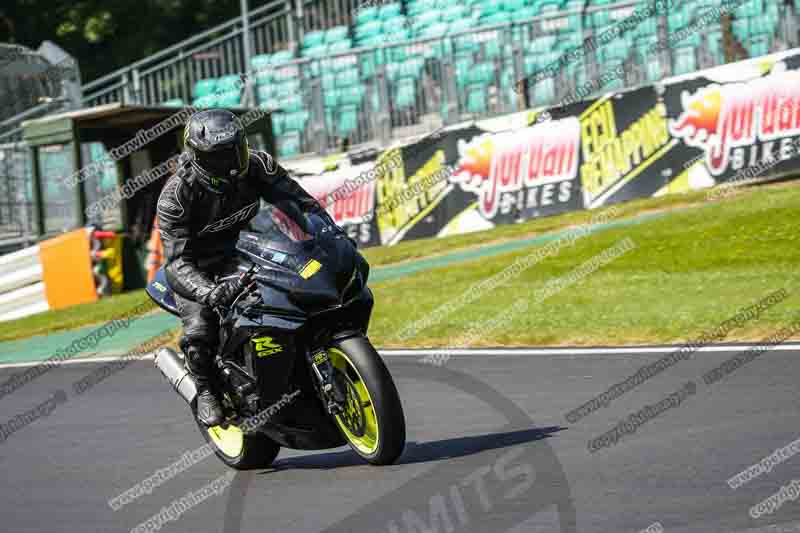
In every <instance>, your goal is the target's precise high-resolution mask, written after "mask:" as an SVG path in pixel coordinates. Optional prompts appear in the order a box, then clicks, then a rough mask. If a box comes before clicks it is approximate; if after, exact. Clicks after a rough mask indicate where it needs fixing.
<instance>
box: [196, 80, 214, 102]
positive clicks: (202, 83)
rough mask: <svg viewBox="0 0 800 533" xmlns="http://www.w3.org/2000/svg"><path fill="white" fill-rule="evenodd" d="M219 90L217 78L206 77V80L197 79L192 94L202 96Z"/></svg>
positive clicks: (197, 96)
mask: <svg viewBox="0 0 800 533" xmlns="http://www.w3.org/2000/svg"><path fill="white" fill-rule="evenodd" d="M216 90H217V79H216V78H206V79H204V80H197V82H196V83H195V84H194V89H192V96H194V97H195V98H200V97H202V96H208V95H213V94H214V92H215V91H216Z"/></svg>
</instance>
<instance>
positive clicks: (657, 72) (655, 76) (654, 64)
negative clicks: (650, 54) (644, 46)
mask: <svg viewBox="0 0 800 533" xmlns="http://www.w3.org/2000/svg"><path fill="white" fill-rule="evenodd" d="M644 68H645V77H646V78H647V81H649V82H654V81H659V80H661V78H662V77H663V73H662V72H661V62H660V61H659V60H658V58H650V60H648V61H647V62H646V63H645V64H644Z"/></svg>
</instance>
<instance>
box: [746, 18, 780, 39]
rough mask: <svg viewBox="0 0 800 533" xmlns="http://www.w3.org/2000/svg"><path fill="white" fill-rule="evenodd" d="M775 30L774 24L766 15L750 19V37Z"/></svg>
mask: <svg viewBox="0 0 800 533" xmlns="http://www.w3.org/2000/svg"><path fill="white" fill-rule="evenodd" d="M774 32H775V26H773V24H772V21H771V20H769V18H768V17H766V16H763V15H762V16H760V17H754V18H751V19H750V26H749V33H750V37H754V36H768V35H772V34H773V33H774Z"/></svg>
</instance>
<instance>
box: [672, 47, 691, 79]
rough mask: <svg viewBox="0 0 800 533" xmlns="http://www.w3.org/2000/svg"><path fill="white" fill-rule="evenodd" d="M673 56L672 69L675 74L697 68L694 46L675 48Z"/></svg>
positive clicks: (686, 72)
mask: <svg viewBox="0 0 800 533" xmlns="http://www.w3.org/2000/svg"><path fill="white" fill-rule="evenodd" d="M672 58H673V65H672V71H673V74H675V75H680V74H688V73H690V72H694V71H696V70H697V58H696V57H695V53H694V49H693V48H688V47H681V48H675V49H674V50H673V56H672Z"/></svg>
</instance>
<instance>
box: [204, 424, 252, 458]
mask: <svg viewBox="0 0 800 533" xmlns="http://www.w3.org/2000/svg"><path fill="white" fill-rule="evenodd" d="M208 436H209V437H211V442H213V443H214V445H215V446H216V447H217V448H219V450H220V451H221V452H222V453H224V454H225V455H227V456H228V457H239V456H240V455H241V454H242V449H244V433H242V430H241V429H239V428H238V427H237V426H234V425H233V424H231V425H229V426H228V427H227V429H226V428H223V427H222V426H214V427H210V428H208Z"/></svg>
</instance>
